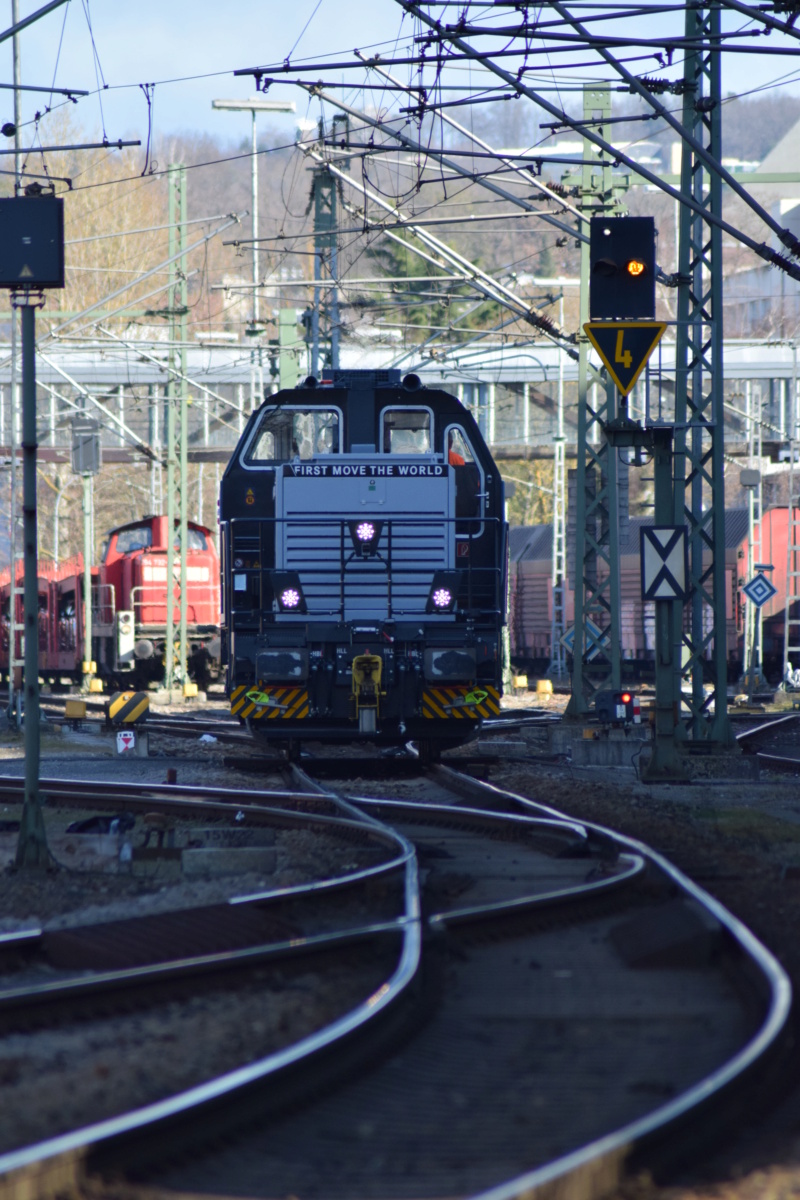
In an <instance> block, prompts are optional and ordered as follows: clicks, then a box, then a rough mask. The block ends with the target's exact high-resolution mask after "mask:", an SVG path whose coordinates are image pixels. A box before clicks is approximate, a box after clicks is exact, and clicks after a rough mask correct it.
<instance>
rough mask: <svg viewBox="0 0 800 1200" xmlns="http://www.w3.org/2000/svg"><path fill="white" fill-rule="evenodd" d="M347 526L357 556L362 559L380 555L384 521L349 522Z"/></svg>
mask: <svg viewBox="0 0 800 1200" xmlns="http://www.w3.org/2000/svg"><path fill="white" fill-rule="evenodd" d="M347 525H348V528H349V530H350V539H351V541H352V543H353V548H354V549H355V552H356V554H358V555H359V556H360V557H361V558H368V557H369V556H370V555H372V554H377V553H378V542H379V541H380V540H381V531H382V529H383V521H369V520H361V521H348V522H347Z"/></svg>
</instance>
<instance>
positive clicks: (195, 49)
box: [0, 0, 403, 140]
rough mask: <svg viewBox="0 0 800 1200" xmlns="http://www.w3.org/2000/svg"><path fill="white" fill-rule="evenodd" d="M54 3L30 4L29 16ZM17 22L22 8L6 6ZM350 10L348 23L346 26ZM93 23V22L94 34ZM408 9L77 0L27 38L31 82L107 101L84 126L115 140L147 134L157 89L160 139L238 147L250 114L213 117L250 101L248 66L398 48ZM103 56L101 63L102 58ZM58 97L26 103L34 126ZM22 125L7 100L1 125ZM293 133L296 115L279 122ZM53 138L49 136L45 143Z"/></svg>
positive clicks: (34, 0) (247, 0) (6, 58)
mask: <svg viewBox="0 0 800 1200" xmlns="http://www.w3.org/2000/svg"><path fill="white" fill-rule="evenodd" d="M43 4H44V0H19V12H20V16H21V17H25V16H27V15H28V14H29V13H32V12H35V11H36V10H37V9H39V8H41V7H43ZM2 6H4V7H5V9H6V18H7V20H6V21H3V22H2V27H3V28H7V27H8V26H10V24H11V0H0V8H1V7H2ZM343 12H344V13H346V20H343V19H342V15H343ZM87 13H88V16H89V18H90V19H91V32H90V28H89V21H88V20H87ZM402 15H403V14H402V11H401V9H400V8H399V6H398V5H397V4H395V3H394V0H291V3H287V2H286V0H226V2H225V3H224V4H221V3H220V0H136V2H135V3H127V2H125V0H71V2H70V3H68V4H65V5H64V6H63V7H62V8H59V9H56V10H54V11H53V12H51V13H49V14H48V15H46V16H44V17H43V18H41V19H40V20H39V21H38V22H37V23H36V24H35V25H33V26H30V27H29V28H28V29H26V30H24V31H23V32H22V34H21V35H20V39H19V40H20V53H21V65H22V82H23V84H30V85H34V86H44V87H50V86H52V85H53V84H54V83H55V86H60V87H75V88H80V89H83V90H86V91H92V92H96V91H97V89H98V84H99V85H100V86H101V87H102V84H103V83H105V84H107V85H108V88H107V90H104V91H103V92H102V94H101V95H100V96H98V95H93V96H91V97H87V98H86V99H82V100H81V101H80V102H79V104H78V106H77V108H76V111H75V115H76V117H79V119H80V122H81V124H82V125H83V126H84V127H85V128H89V129H97V130H99V131H102V130H103V129H104V130H105V133H106V135H107V136H108V138H109V139H111V140H116V139H117V138H119V137H123V138H128V137H130V136H138V137H142V138H144V137H145V136H146V134H147V123H148V122H147V117H148V113H147V101H146V99H145V96H144V94H143V92H142V90H141V88H140V87H139V84H141V83H155V84H156V85H157V86H156V88H155V91H154V95H153V110H152V111H153V125H154V129H155V132H156V134H161V135H163V134H169V133H177V132H208V133H212V134H220V135H222V136H228V137H231V138H239V137H244V136H247V135H248V134H249V122H250V117H249V115H248V114H246V113H226V112H214V111H213V110H212V108H211V101H212V99H214V98H226V99H227V98H229V99H247V98H248V97H249V96H252V95H253V94H254V91H255V89H254V85H253V80H252V79H247V78H244V79H235V78H234V77H233V72H234V70H236V69H237V68H242V67H249V66H257V65H261V64H263V63H277V62H281V61H283V59H285V58H286V57H287V56H288V55H289V54H293V55H296V56H305V57H309V56H317V55H330V54H331V52H332V51H334V52H336V51H339V50H342V51H343V52H345V53H346V55H347V57H348V58H350V57H352V52H353V49H354V48H355V47H356V46H358V47H359V48H361V47H367V46H370V45H371V44H373V43H377V42H386V41H388V40H390V39H394V37H395V36H396V35H397V31H398V29H399V27H400V23H401V19H402ZM95 50H96V56H95V53H94V51H95ZM11 61H12V60H11V49H10V42H9V43H3V44H2V45H0V81H3V82H11V81H12V78H13V75H12V65H11ZM270 97H271V98H274V99H285V100H295V101H297V103H298V107H299V111H300V112H305V110H306V107H307V100H306V97H305V96H304V95H303V94H302V93H301V92H300V91H299V89H297V88H293V87H291V86H289V85H279V86H277V85H276V86H275V87H274V88H273V89H272V90H271V91H270ZM48 100H49V97H48V95H47V94H44V95H40V96H36V95H34V94H31V95H29V96H26V98H25V102H24V107H23V114H24V116H25V117H26V118H27V119H28V120H30V119H31V118H32V117H33V116H34V114H35V112H36V109H37V106H38V107H41V106H42V105H44V104H46V103H47V102H48ZM12 117H13V101H12V97H11V93H10V92H7V93H3V92H0V124H2V123H4V122H5V121H8V120H11V119H12ZM270 121H271V122H272V123H274V124H275V125H276V126H277V127H278V128H283V127H285V128H286V131H287V134H290V135H291V134H292V133H293V130H294V123H293V119H292V118H291V117H289V116H284V117H271V118H270ZM43 140H44V138H43Z"/></svg>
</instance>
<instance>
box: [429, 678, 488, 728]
mask: <svg viewBox="0 0 800 1200" xmlns="http://www.w3.org/2000/svg"><path fill="white" fill-rule="evenodd" d="M499 714H500V693H499V691H498V690H497V688H495V687H492V686H491V684H488V683H487V684H480V685H477V684H476V685H475V686H474V687H426V688H425V690H424V692H423V693H422V715H423V717H428V718H429V720H432V721H442V720H445V721H448V720H456V721H465V720H466V721H480V720H481V718H482V717H497V716H499Z"/></svg>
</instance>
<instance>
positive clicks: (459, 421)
mask: <svg viewBox="0 0 800 1200" xmlns="http://www.w3.org/2000/svg"><path fill="white" fill-rule="evenodd" d="M220 541H221V551H222V613H223V616H222V645H223V662H224V663H225V664H226V669H227V688H228V694H229V696H230V699H231V708H232V711H233V712H234V713H235V714H236V715H237V716H239V717H240V718H241V719H242V720H244V721H246V722H247V724H248V726H250V727H251V728H252V729H253V730H254V732H257V733H259V734H262V735H264V736H267V737H271V738H273V739H276V740H277V741H279V742H280V743H282V746H283V749H284V750H286V751H288V752H289V753H290V754H291V753H292V752H297V750H298V748H299V744H300V742H301V740H309V739H313V740H322V741H333V740H336V741H355V740H358V739H365V740H369V741H374V742H378V743H382V744H392V743H395V744H396V743H400V742H404V741H407V740H410V739H413V740H416V741H417V742H418V744H419V747H420V752H421V753H422V754H423V756H425V757H428V758H431V757H436V755H437V754H438V752H439V751H440V750H441V749H442V748H443V747H444V746H446V745H457V744H458V743H459V742H462V741H464V740H466V739H467V738H469V737H470V736H471V735H472V734H473V733H474V731H475V729H476V728H477V727H478V725H479V724H480V722H481V720H482V719H483V718H485V717H489V716H493V715H496V714H497V713H498V711H499V700H500V694H501V684H502V651H501V646H502V628H503V624H504V622H505V596H506V563H507V527H506V523H505V504H504V497H503V483H502V479H501V477H500V473H499V471H498V469H497V466H496V464H495V463H494V461H493V460H492V457H491V455H490V454H489V451H488V449H487V447H486V444H485V442H484V440H483V438H482V436H481V434H480V432H479V430H478V427H477V425H476V424H475V421H474V420H473V418H472V417H471V415H470V414H469V412H467V411H466V409H465V408H464V407H463V405H462V404H461V403H460V402H459V401H458V400H457V399H456V398H455V397H454V396H451V395H449V394H448V393H446V392H443V391H438V390H435V389H429V388H424V387H422V385H421V384H420V381H419V379H418V377H417V376H415V375H406V376H405V378H404V379H402V381H401V377H400V372H399V371H397V370H385V371H336V372H335V373H332V374H331V375H330V376H328V377H323V379H322V382H321V383H318V382H317V381H316V380H315V379H313V378H309V379H308V380H306V382H305V384H304V385H303V386H301V387H299V388H296V389H294V390H291V391H288V390H287V391H280V392H278V393H276V394H275V395H273V396H270V397H269V398H268V399H267V400H266V401H265V403H264V404H262V406H261V407H260V408H259V410H258V411H257V412H255V413H253V415H252V417H251V418H250V420H249V422H248V424H247V428H246V429H245V430H244V433H243V434H242V437H241V439H240V441H239V445H238V446H237V448H236V451H235V452H234V455H233V457H232V458H231V461H230V463H229V464H228V467H227V469H226V471H225V475H224V477H223V481H222V486H221V495H220Z"/></svg>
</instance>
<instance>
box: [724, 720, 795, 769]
mask: <svg viewBox="0 0 800 1200" xmlns="http://www.w3.org/2000/svg"><path fill="white" fill-rule="evenodd" d="M736 741H737V743H738V745H739V746H740V747H741V748H742V750H743V752H744V753H745V754H753V755H755V756H756V758H757V760H758V764H759V767H763V768H764V769H765V770H768V771H774V772H777V773H778V774H783V775H798V774H800V712H791V713H787V714H786V715H785V716H781V717H775V718H773V719H772V720H764V721H760V722H759V723H757V724H756V725H755V726H754V727H753V728H751V729H745V730H743V731H742V732H741V733H738V734H737V735H736Z"/></svg>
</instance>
